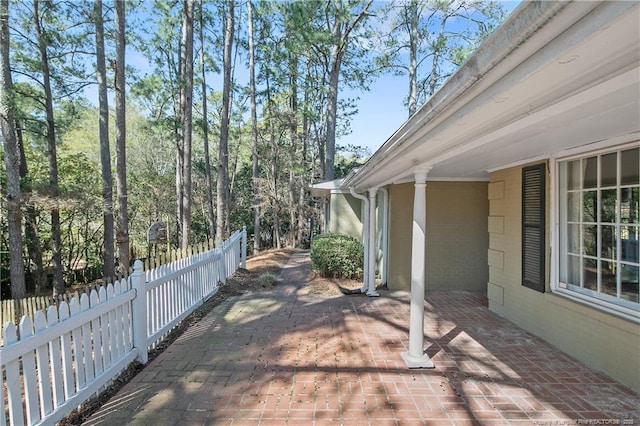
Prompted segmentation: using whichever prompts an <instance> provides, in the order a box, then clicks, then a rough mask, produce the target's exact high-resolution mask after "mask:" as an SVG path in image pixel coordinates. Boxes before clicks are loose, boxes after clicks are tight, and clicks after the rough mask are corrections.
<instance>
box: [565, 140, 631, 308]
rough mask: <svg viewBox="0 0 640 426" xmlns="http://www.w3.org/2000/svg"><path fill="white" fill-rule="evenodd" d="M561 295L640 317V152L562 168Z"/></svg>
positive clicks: (622, 152)
mask: <svg viewBox="0 0 640 426" xmlns="http://www.w3.org/2000/svg"><path fill="white" fill-rule="evenodd" d="M558 171H559V176H558V185H559V204H560V205H559V207H560V212H559V221H560V222H559V223H560V234H559V243H560V250H559V256H560V259H559V260H560V262H559V282H558V287H559V288H560V289H562V290H561V291H568V292H572V293H573V294H575V295H577V296H578V297H581V298H583V299H586V300H591V301H593V302H595V303H598V304H602V305H606V306H607V307H609V308H611V307H613V308H614V309H616V307H618V308H621V310H623V311H626V310H632V311H636V312H637V311H640V290H639V288H638V277H639V276H640V251H639V250H638V240H639V237H640V235H639V232H640V149H639V148H637V147H633V148H626V149H621V150H618V151H613V152H603V153H600V154H598V155H592V156H587V157H582V158H577V159H571V160H567V161H560V162H558Z"/></svg>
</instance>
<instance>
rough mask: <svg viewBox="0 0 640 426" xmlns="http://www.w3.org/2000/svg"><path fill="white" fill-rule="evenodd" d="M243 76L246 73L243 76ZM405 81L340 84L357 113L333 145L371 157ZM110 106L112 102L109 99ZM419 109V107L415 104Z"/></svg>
mask: <svg viewBox="0 0 640 426" xmlns="http://www.w3.org/2000/svg"><path fill="white" fill-rule="evenodd" d="M498 1H500V2H501V4H502V6H503V8H504V9H505V11H506V12H507V13H510V12H511V11H512V10H513V9H515V7H516V6H517V5H518V4H519V3H520V1H515V0H514V1H512V0H509V1H506V0H505V1H502V0H498ZM127 61H128V62H129V64H130V65H132V66H134V67H135V68H137V69H138V70H140V71H141V72H142V74H147V73H151V72H152V70H151V67H150V65H149V63H148V61H147V59H146V58H144V56H143V55H142V54H141V53H139V52H137V51H135V49H132V48H131V46H129V47H128V48H127ZM235 73H236V79H237V80H238V81H240V80H243V79H245V80H248V71H247V70H246V69H243V68H242V67H240V68H238V69H236V71H235ZM244 74H247V75H246V76H245V75H244ZM211 77H213V78H211V80H210V81H209V84H210V85H211V86H212V87H221V84H222V83H221V79H222V76H221V75H220V74H215V75H212V76H211ZM408 86H409V80H408V77H407V76H406V75H403V76H394V75H391V74H383V75H381V76H379V77H377V78H376V79H375V80H374V81H373V82H371V83H370V85H369V90H368V91H362V90H358V91H354V90H352V89H348V88H346V87H345V85H344V84H341V86H340V88H339V90H340V97H341V98H350V99H354V98H357V101H356V102H355V105H356V108H357V111H358V112H357V113H356V114H354V115H353V116H352V117H351V120H350V128H351V132H350V133H349V134H347V135H337V136H336V145H337V146H347V145H354V146H361V147H365V148H367V149H368V150H369V151H370V152H369V153H370V154H373V153H374V152H375V151H376V150H377V149H378V148H379V147H380V146H381V145H382V144H383V143H384V142H385V141H386V140H387V139H388V138H389V137H390V136H391V135H392V134H393V133H394V132H395V131H396V130H397V129H398V128H399V127H400V126H401V125H402V124H403V123H404V122H405V121H406V120H407V119H408V118H409V116H408V111H407V107H406V106H405V105H404V104H403V103H404V99H405V98H406V96H407V93H408V91H409V87H408ZM87 92H88V93H87V96H88V97H89V99H90V100H92V101H95V102H96V103H97V89H96V88H95V87H94V86H92V87H91V88H89V89H88V91H87ZM110 102H111V103H113V101H112V100H110ZM418 107H419V105H418Z"/></svg>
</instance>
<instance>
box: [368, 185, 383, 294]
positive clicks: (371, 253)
mask: <svg viewBox="0 0 640 426" xmlns="http://www.w3.org/2000/svg"><path fill="white" fill-rule="evenodd" d="M377 192H378V188H369V221H368V226H369V232H368V237H369V246H368V249H369V250H368V253H366V255H367V256H368V258H369V261H368V263H367V267H368V270H367V271H366V273H367V275H368V277H369V286H368V287H369V288H368V290H367V296H370V297H378V296H380V295H379V294H378V293H377V292H376V193H377Z"/></svg>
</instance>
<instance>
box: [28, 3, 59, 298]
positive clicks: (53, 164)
mask: <svg viewBox="0 0 640 426" xmlns="http://www.w3.org/2000/svg"><path fill="white" fill-rule="evenodd" d="M39 9H40V2H39V0H34V1H33V17H34V20H35V27H36V34H37V37H38V47H39V49H40V61H41V64H42V86H43V89H44V95H45V114H46V120H47V147H48V157H49V196H50V197H51V234H52V247H51V251H52V260H53V295H54V296H55V295H57V294H62V293H64V291H65V290H64V279H63V276H62V238H61V235H60V210H59V206H58V196H59V192H60V190H59V188H58V159H57V153H56V150H57V149H56V128H55V121H54V116H53V94H52V93H51V70H50V68H49V54H48V52H47V40H48V38H47V36H46V35H45V34H44V31H43V28H42V23H41V22H40V10H39Z"/></svg>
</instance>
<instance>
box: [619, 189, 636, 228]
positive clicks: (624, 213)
mask: <svg viewBox="0 0 640 426" xmlns="http://www.w3.org/2000/svg"><path fill="white" fill-rule="evenodd" d="M620 194H621V200H620V222H621V223H640V204H639V203H640V188H638V187H635V188H622V189H620Z"/></svg>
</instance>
